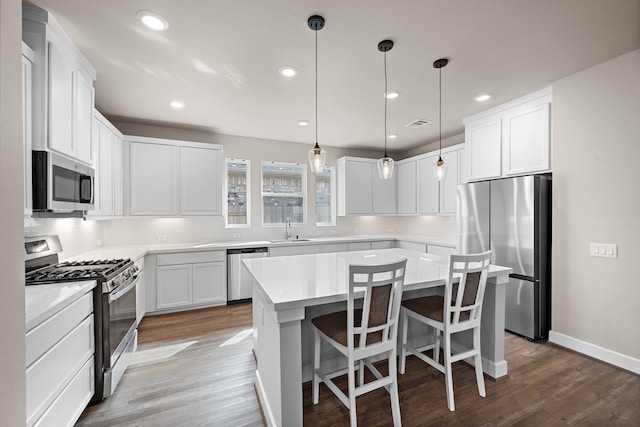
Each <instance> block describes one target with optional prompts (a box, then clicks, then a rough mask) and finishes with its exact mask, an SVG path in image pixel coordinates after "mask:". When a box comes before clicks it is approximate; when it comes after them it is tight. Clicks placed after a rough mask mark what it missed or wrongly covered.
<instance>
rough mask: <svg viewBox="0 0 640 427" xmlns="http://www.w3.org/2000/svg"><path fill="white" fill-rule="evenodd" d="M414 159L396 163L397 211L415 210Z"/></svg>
mask: <svg viewBox="0 0 640 427" xmlns="http://www.w3.org/2000/svg"><path fill="white" fill-rule="evenodd" d="M416 163H417V161H416V160H415V159H412V160H402V161H399V162H398V163H396V173H397V174H398V178H397V179H398V213H399V214H414V215H415V213H416V212H417V210H416V206H417V203H416V202H417V190H416V188H417V183H418V177H417V172H416Z"/></svg>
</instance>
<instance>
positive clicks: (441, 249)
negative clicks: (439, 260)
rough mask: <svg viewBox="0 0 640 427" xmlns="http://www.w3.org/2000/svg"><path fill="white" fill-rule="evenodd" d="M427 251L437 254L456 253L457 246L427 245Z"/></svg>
mask: <svg viewBox="0 0 640 427" xmlns="http://www.w3.org/2000/svg"><path fill="white" fill-rule="evenodd" d="M427 252H428V253H430V254H435V255H445V256H449V255H451V254H455V253H456V248H452V247H450V246H439V245H427Z"/></svg>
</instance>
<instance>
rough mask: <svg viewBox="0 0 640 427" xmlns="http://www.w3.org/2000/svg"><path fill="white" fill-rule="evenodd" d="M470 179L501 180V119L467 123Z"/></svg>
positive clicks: (466, 136)
mask: <svg viewBox="0 0 640 427" xmlns="http://www.w3.org/2000/svg"><path fill="white" fill-rule="evenodd" d="M464 133H465V142H466V144H467V153H468V155H469V178H470V179H473V180H478V179H491V178H499V177H500V176H501V174H502V121H501V119H500V118H499V117H491V118H487V119H484V120H478V121H473V122H469V123H466V122H465V130H464Z"/></svg>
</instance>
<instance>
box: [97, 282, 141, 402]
mask: <svg viewBox="0 0 640 427" xmlns="http://www.w3.org/2000/svg"><path fill="white" fill-rule="evenodd" d="M139 274H140V273H137V274H135V275H134V276H133V277H132V278H131V279H130V280H129V281H127V282H126V283H125V284H123V285H120V286H118V287H117V288H116V289H114V290H113V291H112V292H111V293H108V294H104V295H103V301H104V303H105V304H104V305H103V309H104V310H103V319H104V321H103V330H102V337H103V357H104V360H103V364H104V387H103V390H104V391H103V393H104V397H109V396H110V395H111V394H112V393H113V391H114V390H115V388H116V386H117V384H118V382H119V381H120V378H121V377H122V374H124V370H125V369H126V367H127V364H128V362H127V360H126V359H127V357H126V356H127V354H128V353H132V352H133V348H134V345H135V339H134V338H135V334H136V326H137V324H136V286H137V284H138V281H139V279H140V278H139Z"/></svg>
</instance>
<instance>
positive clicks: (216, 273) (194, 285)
mask: <svg viewBox="0 0 640 427" xmlns="http://www.w3.org/2000/svg"><path fill="white" fill-rule="evenodd" d="M225 260H226V252H225V251H213V252H192V253H176V254H161V255H157V268H156V289H155V290H156V292H155V293H156V309H157V310H171V309H188V308H195V307H202V306H214V305H221V304H226V302H227V280H226V267H225Z"/></svg>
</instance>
